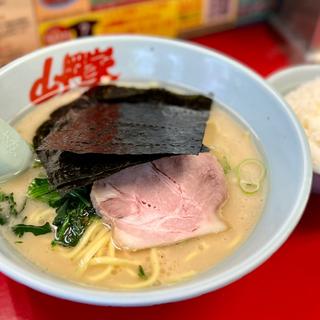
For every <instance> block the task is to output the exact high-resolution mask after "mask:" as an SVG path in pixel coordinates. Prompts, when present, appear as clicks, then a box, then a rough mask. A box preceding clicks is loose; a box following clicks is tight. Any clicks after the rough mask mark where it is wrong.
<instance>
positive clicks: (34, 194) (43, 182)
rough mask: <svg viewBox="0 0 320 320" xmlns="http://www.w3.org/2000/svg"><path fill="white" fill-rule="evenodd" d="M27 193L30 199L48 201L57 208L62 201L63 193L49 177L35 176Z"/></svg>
mask: <svg viewBox="0 0 320 320" xmlns="http://www.w3.org/2000/svg"><path fill="white" fill-rule="evenodd" d="M27 195H28V197H29V198H30V199H34V200H39V201H42V202H45V203H47V204H48V205H49V206H50V207H53V208H56V207H57V206H59V204H60V201H61V198H62V197H61V195H60V194H59V192H57V191H56V190H55V189H54V187H53V186H52V185H51V184H50V183H49V181H48V179H47V178H35V179H34V180H32V182H31V184H30V185H29V187H28V191H27Z"/></svg>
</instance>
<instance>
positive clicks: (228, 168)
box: [218, 156, 231, 174]
mask: <svg viewBox="0 0 320 320" xmlns="http://www.w3.org/2000/svg"><path fill="white" fill-rule="evenodd" d="M218 161H219V163H220V164H221V167H222V168H223V172H224V174H228V173H229V172H230V171H231V166H230V164H229V162H228V159H227V157H226V156H222V158H218Z"/></svg>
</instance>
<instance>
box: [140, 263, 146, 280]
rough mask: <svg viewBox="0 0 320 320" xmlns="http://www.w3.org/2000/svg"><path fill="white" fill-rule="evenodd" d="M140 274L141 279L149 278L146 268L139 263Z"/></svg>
mask: <svg viewBox="0 0 320 320" xmlns="http://www.w3.org/2000/svg"><path fill="white" fill-rule="evenodd" d="M138 276H139V278H141V279H146V278H147V275H146V273H145V272H144V269H143V267H142V266H141V265H139V267H138Z"/></svg>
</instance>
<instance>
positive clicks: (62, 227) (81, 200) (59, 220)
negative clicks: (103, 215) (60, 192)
mask: <svg viewBox="0 0 320 320" xmlns="http://www.w3.org/2000/svg"><path fill="white" fill-rule="evenodd" d="M89 194H90V192H89V190H88V188H85V187H83V188H79V189H77V190H73V191H71V192H69V193H68V194H66V195H65V196H64V197H63V198H62V199H61V205H60V206H59V207H58V208H57V209H56V213H57V215H56V217H55V219H54V220H53V225H54V226H56V227H57V229H56V234H55V239H54V240H53V242H52V244H53V245H55V244H60V245H62V246H67V247H73V246H75V245H77V243H78V242H79V240H80V238H81V236H82V235H83V233H84V232H85V230H86V228H87V227H88V226H89V224H90V223H91V221H92V219H93V218H94V217H97V216H96V214H95V210H94V208H93V207H92V204H91V202H90V197H89Z"/></svg>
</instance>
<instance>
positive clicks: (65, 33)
mask: <svg viewBox="0 0 320 320" xmlns="http://www.w3.org/2000/svg"><path fill="white" fill-rule="evenodd" d="M178 26H179V3H178V1H176V0H154V1H142V2H138V3H134V4H129V5H123V6H118V7H112V8H108V9H105V10H101V11H94V12H89V13H87V14H82V15H78V16H73V17H70V18H64V19H58V20H53V21H50V22H44V23H42V24H40V26H39V31H40V36H41V43H42V44H43V45H48V44H53V43H57V42H61V41H66V40H71V39H74V38H78V37H84V36H91V35H103V34H118V33H131V34H147V35H160V36H168V37H174V36H176V35H177V33H178Z"/></svg>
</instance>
